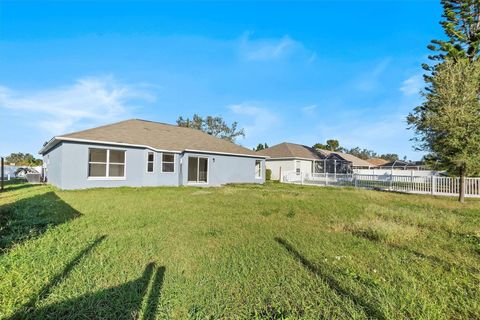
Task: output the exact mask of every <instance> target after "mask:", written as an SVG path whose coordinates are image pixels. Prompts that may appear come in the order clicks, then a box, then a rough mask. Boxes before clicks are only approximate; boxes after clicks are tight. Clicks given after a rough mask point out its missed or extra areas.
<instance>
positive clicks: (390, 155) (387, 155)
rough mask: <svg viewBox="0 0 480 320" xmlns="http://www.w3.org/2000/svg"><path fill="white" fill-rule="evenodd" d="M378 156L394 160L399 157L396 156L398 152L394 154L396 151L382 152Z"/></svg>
mask: <svg viewBox="0 0 480 320" xmlns="http://www.w3.org/2000/svg"><path fill="white" fill-rule="evenodd" d="M379 158H381V159H385V160H388V161H396V160H398V159H400V158H399V157H398V154H396V153H386V154H382V155H381V156H380V157H379Z"/></svg>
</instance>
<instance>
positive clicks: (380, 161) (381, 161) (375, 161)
mask: <svg viewBox="0 0 480 320" xmlns="http://www.w3.org/2000/svg"><path fill="white" fill-rule="evenodd" d="M366 161H368V162H370V163H371V164H372V165H373V166H375V167H378V166H381V165H384V164H386V163H388V162H389V161H388V160H385V159H382V158H371V159H367V160H366Z"/></svg>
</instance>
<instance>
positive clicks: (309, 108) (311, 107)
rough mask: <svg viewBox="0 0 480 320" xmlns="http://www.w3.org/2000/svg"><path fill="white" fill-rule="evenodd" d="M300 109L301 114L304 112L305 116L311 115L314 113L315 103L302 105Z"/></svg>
mask: <svg viewBox="0 0 480 320" xmlns="http://www.w3.org/2000/svg"><path fill="white" fill-rule="evenodd" d="M301 110H302V112H303V114H305V115H307V116H312V115H314V114H315V110H317V105H315V104H312V105H309V106H306V107H303V108H302V109H301Z"/></svg>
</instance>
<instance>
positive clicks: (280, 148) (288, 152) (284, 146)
mask: <svg viewBox="0 0 480 320" xmlns="http://www.w3.org/2000/svg"><path fill="white" fill-rule="evenodd" d="M257 154H259V155H263V156H268V157H270V158H272V159H275V158H277V159H280V158H302V159H312V160H318V159H322V157H321V155H319V154H318V152H317V151H316V150H315V149H314V148H311V147H307V146H304V145H301V144H295V143H288V142H283V143H280V144H277V145H275V146H272V147H270V148H267V149H264V150H260V151H257Z"/></svg>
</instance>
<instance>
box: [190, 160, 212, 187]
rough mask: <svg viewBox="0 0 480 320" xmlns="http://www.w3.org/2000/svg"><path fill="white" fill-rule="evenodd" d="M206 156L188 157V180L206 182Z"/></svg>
mask: <svg viewBox="0 0 480 320" xmlns="http://www.w3.org/2000/svg"><path fill="white" fill-rule="evenodd" d="M207 176H208V158H200V157H188V182H207Z"/></svg>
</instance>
